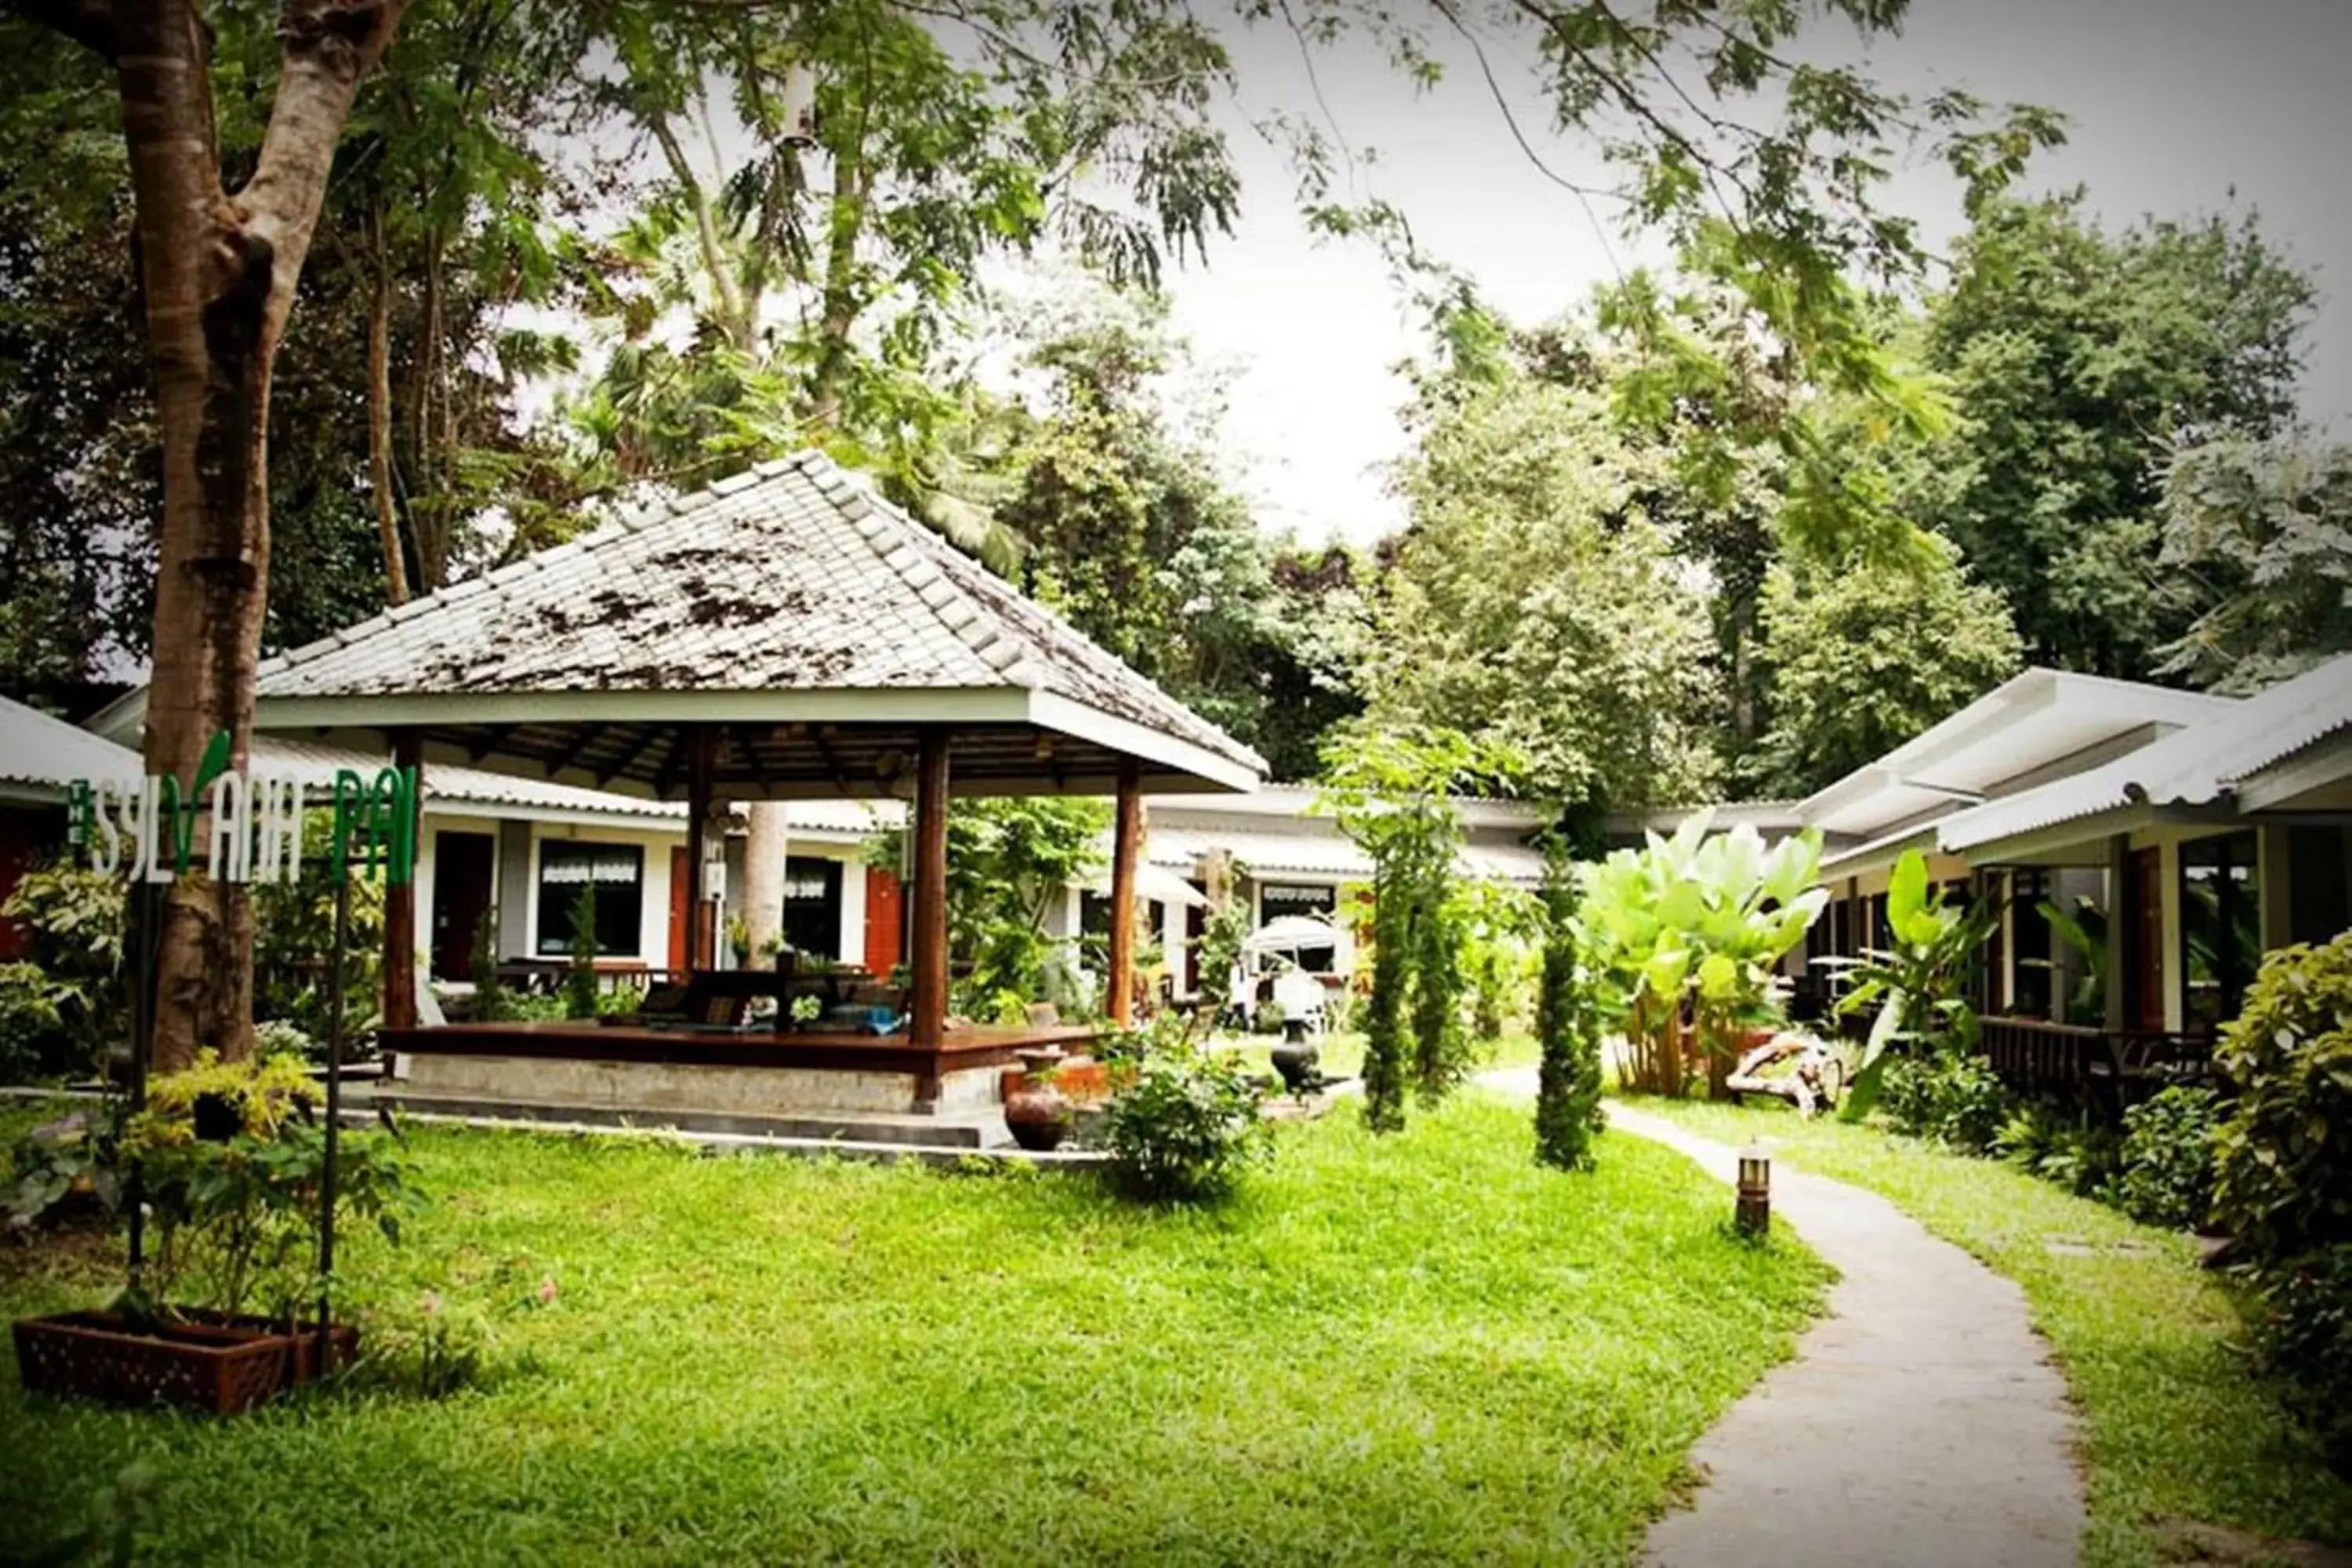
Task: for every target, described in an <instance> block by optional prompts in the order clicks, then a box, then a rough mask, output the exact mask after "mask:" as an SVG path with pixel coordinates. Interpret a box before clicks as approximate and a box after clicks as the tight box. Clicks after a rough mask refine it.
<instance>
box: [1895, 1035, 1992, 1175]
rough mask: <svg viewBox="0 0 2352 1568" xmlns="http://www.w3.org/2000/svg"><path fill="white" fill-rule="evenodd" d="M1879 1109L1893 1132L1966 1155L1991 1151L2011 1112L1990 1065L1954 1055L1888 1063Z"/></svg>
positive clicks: (1946, 1054)
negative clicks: (1924, 1140) (1893, 1128)
mask: <svg viewBox="0 0 2352 1568" xmlns="http://www.w3.org/2000/svg"><path fill="white" fill-rule="evenodd" d="M1880 1104H1881V1106H1882V1107H1883V1109H1884V1110H1885V1112H1886V1119H1887V1121H1890V1122H1892V1123H1893V1124H1894V1127H1895V1131H1898V1132H1905V1133H1908V1134H1910V1135H1911V1136H1912V1137H1914V1138H1927V1139H1931V1140H1933V1141H1934V1142H1938V1143H1941V1144H1943V1145H1945V1146H1946V1147H1947V1148H1950V1149H1957V1150H1958V1151H1960V1152H1963V1153H1968V1154H1982V1153H1986V1152H1990V1150H1991V1148H1992V1147H1993V1143H1994V1141H1995V1140H1997V1139H1998V1138H1999V1137H2000V1132H2001V1128H2002V1126H2003V1125H2004V1124H2005V1123H2006V1122H2007V1121H2008V1119H2009V1116H2010V1110H2011V1100H2010V1094H2009V1090H2008V1089H2006V1088H2004V1087H2003V1086H2002V1084H2001V1081H2000V1076H1999V1075H1998V1074H1996V1073H1995V1072H1994V1071H1993V1070H1992V1065H1991V1064H1990V1062H1988V1061H1986V1060H1985V1059H1984V1058H1982V1057H1969V1056H1962V1055H1960V1054H1958V1052H1945V1053H1941V1054H1938V1055H1935V1056H1929V1057H1924V1058H1905V1059H1901V1060H1896V1061H1893V1062H1890V1063H1889V1064H1888V1065H1887V1068H1886V1072H1885V1084H1884V1093H1883V1096H1882V1098H1881V1100H1880Z"/></svg>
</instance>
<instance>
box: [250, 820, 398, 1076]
mask: <svg viewBox="0 0 2352 1568" xmlns="http://www.w3.org/2000/svg"><path fill="white" fill-rule="evenodd" d="M333 837H334V813H332V812H331V811H312V812H306V813H305V814H304V815H303V818H302V864H301V868H300V871H299V874H298V875H297V876H296V878H295V879H294V880H292V881H290V882H257V883H255V884H254V885H253V887H252V889H251V896H252V900H253V938H254V940H253V1013H254V1018H255V1021H256V1022H257V1023H258V1022H267V1021H268V1020H271V1019H283V1020H285V1021H286V1022H287V1023H289V1024H291V1025H292V1026H294V1027H296V1028H298V1029H299V1030H300V1031H301V1032H302V1033H303V1035H304V1036H306V1037H309V1038H310V1039H312V1040H320V1041H322V1040H324V1039H326V1037H327V1036H328V1034H329V1032H330V1029H331V1022H332V1021H331V1019H330V1018H329V1017H328V983H329V980H330V977H331V974H332V973H333V966H334V964H335V963H337V962H338V955H337V954H336V953H335V952H334V951H333V949H334V945H335V894H336V883H337V880H338V879H337V878H336V876H335V871H334V860H333V858H332V856H331V853H330V849H331V840H332V838H333ZM349 887H350V891H349V895H348V896H349V898H350V900H351V910H350V912H351V923H350V930H349V936H350V940H349V941H348V942H346V943H345V945H344V947H343V951H342V952H341V955H340V962H341V965H342V972H343V997H344V1005H345V1007H346V1009H347V1012H346V1015H345V1030H344V1040H345V1047H346V1049H347V1051H349V1052H350V1054H351V1055H352V1056H353V1057H356V1056H358V1055H359V1054H360V1052H359V1051H358V1049H357V1048H356V1047H357V1046H358V1045H359V1043H360V1042H362V1041H363V1040H365V1039H367V1038H368V1037H370V1035H371V1031H372V1030H373V1027H374V1019H373V1016H372V1015H373V1011H374V1005H375V1000H376V995H377V991H378V986H379V983H380V981H381V978H382V970H383V884H382V883H381V882H379V881H377V880H376V879H373V878H372V877H353V878H351V879H349ZM264 1054H266V1053H264Z"/></svg>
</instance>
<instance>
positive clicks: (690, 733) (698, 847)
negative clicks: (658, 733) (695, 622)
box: [686, 724, 716, 973]
mask: <svg viewBox="0 0 2352 1568" xmlns="http://www.w3.org/2000/svg"><path fill="white" fill-rule="evenodd" d="M711 741H712V736H711V732H710V728H709V725H707V724H691V725H688V727H687V731H686V747H687V751H686V967H687V972H688V973H693V972H694V970H695V969H696V968H698V967H700V966H704V965H706V964H709V966H710V967H716V964H715V963H713V962H712V961H711V960H707V959H705V958H704V956H703V954H704V952H705V951H706V950H705V949H704V946H703V935H704V932H703V928H704V926H705V925H707V924H708V923H709V911H708V910H705V909H704V908H703V877H704V869H703V861H704V858H705V856H706V855H707V854H708V853H709V850H708V846H707V837H708V835H709V824H710V787H711V785H710V773H711V761H712V757H711ZM714 956H715V955H714Z"/></svg>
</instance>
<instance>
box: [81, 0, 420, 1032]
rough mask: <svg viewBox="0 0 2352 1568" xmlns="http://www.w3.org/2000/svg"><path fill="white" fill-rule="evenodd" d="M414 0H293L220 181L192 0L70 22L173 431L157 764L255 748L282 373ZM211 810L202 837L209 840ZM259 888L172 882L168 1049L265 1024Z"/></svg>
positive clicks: (160, 600)
mask: <svg viewBox="0 0 2352 1568" xmlns="http://www.w3.org/2000/svg"><path fill="white" fill-rule="evenodd" d="M403 3H404V0H289V3H288V4H287V5H285V7H284V10H283V14H282V17H281V23H280V37H281V40H282V44H281V47H282V50H283V58H282V66H281V69H280V73H279V80H278V97H277V101H276V103H275V104H274V105H273V106H272V109H271V113H270V119H269V125H268V131H267V132H265V134H264V137H263V141H262V147H261V153H260V157H259V160H258V162H257V165H256V167H255V171H254V174H253V178H252V179H251V180H250V181H249V182H247V184H246V186H245V188H244V189H243V190H241V191H239V192H238V193H236V195H234V196H232V195H228V194H227V193H226V192H225V191H224V190H223V189H222V186H221V179H220V155H219V150H218V145H217V142H216V141H215V135H214V126H213V107H212V93H211V78H210V67H211V59H210V52H211V51H210V38H209V35H208V33H207V31H206V29H205V25H204V22H203V19H202V17H201V16H200V15H199V14H198V11H197V8H196V7H195V6H194V5H193V4H191V3H190V0H117V3H116V4H115V5H111V6H99V5H83V6H80V7H78V8H77V9H76V10H75V12H74V17H75V21H74V25H73V26H71V27H70V28H69V29H68V30H69V31H71V32H72V35H73V36H74V37H77V38H79V40H80V41H82V42H84V43H86V44H89V45H90V46H91V47H95V48H97V49H99V50H100V52H101V53H103V54H106V55H107V56H109V58H111V59H112V60H113V61H114V64H115V68H116V77H117V81H118V84H119V86H120V89H121V97H122V131H123V140H124V142H125V143H126V146H127V150H128V152H129V154H130V165H131V192H132V195H133V198H134V201H135V205H136V208H137V214H138V241H139V258H140V269H141V279H140V280H141V284H142V289H143V290H144V295H145V302H146V312H147V332H148V342H149V348H150V351H151V353H152V356H153V359H154V364H155V392H156V411H157V415H158V416H159V423H160V426H161V430H162V437H163V531H162V550H161V563H160V566H159V571H158V575H157V581H156V589H155V627H154V649H155V656H154V668H153V674H152V679H151V682H150V685H149V688H148V695H147V733H146V742H145V752H146V760H147V767H148V771H149V772H151V773H170V774H173V775H175V776H177V777H178V778H179V779H180V780H181V781H182V784H184V785H185V784H189V783H191V782H192V781H193V775H194V770H195V766H196V763H197V761H198V759H199V758H200V757H201V756H202V755H203V753H204V751H205V746H206V745H207V744H208V743H209V742H210V740H211V738H212V736H213V734H214V732H215V731H219V730H226V731H228V732H229V735H230V739H231V754H232V758H233V765H235V766H237V767H240V768H241V767H243V766H244V764H245V761H246V756H247V746H248V744H249V742H250V740H251V735H252V729H253V701H254V675H255V667H256V664H257V661H258V658H259V655H260V647H261V631H262V617H263V614H264V611H265V609H266V608H267V605H268V584H269V468H268V427H269V376H270V368H271V365H272V363H273V362H274V361H275V359H276V357H277V353H278V343H279V341H280V339H281V337H282V335H283V333H284V331H285V328H286V319H287V315H288V313H289V311H290V310H291V309H292V308H293V303H294V289H295V284H296V282H297V280H298V279H299V277H300V276H301V270H302V262H303V258H304V257H305V256H306V255H307V254H308V252H309V250H310V237H311V231H312V228H313V226H315V225H316V224H317V222H318V216H319V208H320V202H321V201H322V199H323V198H324V195H325V193H326V181H327V174H328V170H329V168H330V166H331V163H332V162H333V159H334V153H335V144H336V142H338V141H339V140H340V139H341V135H342V130H343V125H344V122H345V121H347V120H348V119H349V118H350V115H351V108H352V99H353V98H354V97H355V96H356V94H357V92H358V89H359V83H360V79H361V78H362V76H364V75H365V74H366V72H367V70H368V69H369V68H370V67H372V66H373V64H374V62H375V60H376V58H377V57H378V56H379V55H381V54H382V52H383V47H384V45H385V44H386V43H387V42H388V41H389V39H390V37H391V36H392V31H393V29H394V26H396V25H397V24H398V20H399V14H400V10H401V7H402V5H403ZM202 832H203V829H202V826H201V825H200V826H199V828H198V838H197V841H198V842H201V841H202V837H201V836H202ZM252 1002H253V917H252V910H251V908H250V906H249V904H248V903H247V899H246V896H245V889H243V888H241V887H238V886H236V885H234V884H227V883H219V882H214V881H211V880H210V879H193V878H192V879H183V880H182V881H180V882H179V883H177V884H175V885H174V886H173V888H172V889H171V891H170V892H169V894H168V895H167V897H166V901H165V914H164V927H163V933H162V939H161V942H160V944H159V951H158V953H157V959H156V1003H157V1016H156V1021H155V1035H154V1044H153V1049H154V1060H155V1063H156V1065H157V1066H158V1067H161V1068H165V1069H169V1068H176V1067H180V1066H184V1065H185V1064H186V1063H187V1062H188V1061H189V1060H190V1059H191V1058H193V1057H194V1054H195V1052H196V1051H197V1049H199V1048H200V1047H206V1046H211V1047H217V1048H219V1049H220V1050H221V1051H222V1052H223V1053H224V1054H226V1055H240V1054H243V1053H244V1052H246V1051H247V1050H248V1049H249V1048H250V1047H251V1044H252V1037H253V1005H252Z"/></svg>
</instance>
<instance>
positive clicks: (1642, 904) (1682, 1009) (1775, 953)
mask: <svg viewBox="0 0 2352 1568" xmlns="http://www.w3.org/2000/svg"><path fill="white" fill-rule="evenodd" d="M1713 825H1714V814H1713V813H1712V812H1711V811H1702V812H1697V813H1694V814H1693V815H1692V816H1690V817H1688V818H1687V819H1686V820H1685V822H1684V823H1683V825H1682V826H1680V827H1678V828H1676V829H1675V833H1674V836H1673V837H1670V838H1669V837H1660V836H1659V835H1657V834H1655V833H1649V834H1646V835H1644V838H1645V842H1644V845H1643V847H1642V848H1640V849H1620V850H1617V851H1616V852H1615V853H1613V854H1612V855H1610V856H1609V858H1607V859H1605V860H1603V861H1601V863H1600V864H1599V865H1597V866H1595V867H1594V868H1592V870H1591V876H1590V879H1589V880H1588V883H1587V885H1586V887H1585V889H1584V907H1583V914H1582V920H1583V928H1582V929H1583V931H1585V933H1586V938H1587V942H1588V943H1589V945H1588V947H1587V950H1586V954H1585V962H1586V963H1588V964H1589V965H1590V966H1591V970H1592V973H1593V974H1594V977H1595V981H1596V986H1597V990H1598V994H1599V996H1600V999H1601V1007H1602V1013H1603V1016H1604V1017H1607V1018H1609V1019H1610V1020H1612V1021H1613V1022H1618V1023H1620V1024H1621V1025H1622V1028H1623V1030H1624V1033H1625V1038H1626V1043H1627V1046H1628V1047H1629V1048H1630V1051H1631V1058H1630V1061H1629V1070H1628V1076H1627V1084H1628V1087H1630V1088H1633V1089H1640V1090H1641V1091H1643V1092H1644V1093H1650V1094H1665V1095H1679V1094H1681V1093H1683V1092H1684V1090H1685V1087H1686V1084H1687V1074H1688V1072H1689V1067H1690V1060H1689V1058H1690V1052H1689V1050H1688V1048H1687V1045H1686V1041H1685V1028H1684V1020H1685V1016H1688V1017H1689V1018H1690V1019H1691V1020H1692V1021H1693V1022H1694V1023H1695V1025H1696V1033H1697V1035H1698V1045H1699V1047H1700V1048H1701V1049H1702V1050H1703V1051H1704V1052H1706V1054H1707V1055H1709V1056H1711V1057H1712V1058H1713V1059H1714V1061H1715V1062H1716V1064H1717V1065H1718V1066H1720V1067H1723V1068H1728V1066H1729V1063H1730V1061H1731V1060H1732V1059H1733V1058H1735V1057H1736V1056H1737V1051H1736V1049H1735V1047H1734V1042H1733V1038H1732V1032H1733V1030H1734V1029H1735V1028H1736V1027H1738V1025H1739V1022H1740V1020H1741V1019H1743V1018H1745V1017H1748V1016H1753V1014H1754V1012H1755V1010H1756V1009H1758V1008H1759V1007H1760V1006H1762V1005H1765V1004H1766V1002H1767V1001H1768V998H1769V990H1770V984H1771V979H1772V975H1773V973H1774V970H1775V968H1776V967H1777V965H1778V964H1779V963H1780V959H1781V957H1782V956H1783V955H1784V954H1786V953H1787V952H1789V951H1790V949H1791V948H1793V947H1795V946H1796V945H1797V944H1798V943H1799V942H1802V941H1803V940H1804V936H1805V932H1806V931H1808V930H1809V929H1811V926H1812V923H1813V921H1814V920H1815V919H1817V918H1818V917H1819V916H1820V914H1821V911H1822V907H1823V906H1824V905H1825V904H1826V903H1827V902H1828V901H1829V893H1828V891H1827V890H1826V889H1822V888H1820V887H1818V886H1816V885H1815V884H1816V883H1817V882H1818V881H1819V880H1820V869H1821V855H1822V843H1821V836H1820V835H1819V834H1818V833H1814V832H1811V831H1808V832H1805V833H1801V834H1797V835H1795V836H1793V837H1788V838H1784V839H1782V840H1781V841H1780V843H1778V844H1775V845H1772V846H1770V847H1767V846H1766V845H1765V843H1764V840H1763V837H1762V836H1761V835H1759V833H1758V832H1757V831H1756V830H1755V828H1753V827H1751V826H1748V825H1747V824H1746V823H1742V824H1740V825H1739V826H1737V827H1735V828H1733V829H1732V830H1731V831H1730V832H1728V833H1710V832H1709V831H1708V830H1709V829H1710V828H1711V827H1712V826H1713Z"/></svg>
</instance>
